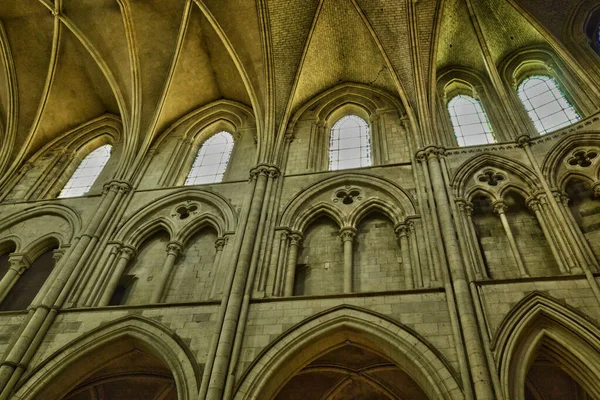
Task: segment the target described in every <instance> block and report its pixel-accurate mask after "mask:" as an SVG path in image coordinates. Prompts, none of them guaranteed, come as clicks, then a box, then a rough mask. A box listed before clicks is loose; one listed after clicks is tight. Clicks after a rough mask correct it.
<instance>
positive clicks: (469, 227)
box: [456, 198, 489, 279]
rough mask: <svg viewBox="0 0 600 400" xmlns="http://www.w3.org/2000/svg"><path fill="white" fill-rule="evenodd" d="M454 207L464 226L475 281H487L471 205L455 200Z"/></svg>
mask: <svg viewBox="0 0 600 400" xmlns="http://www.w3.org/2000/svg"><path fill="white" fill-rule="evenodd" d="M456 205H457V206H458V210H459V212H460V218H461V220H462V222H463V225H464V230H465V234H466V241H467V246H468V248H469V253H470V254H471V259H472V262H473V265H474V273H475V279H489V276H488V274H487V271H486V267H485V262H484V261H483V256H482V255H481V250H480V249H479V240H478V239H477V233H476V231H475V223H474V222H473V204H471V202H468V201H467V200H465V199H462V198H459V199H456Z"/></svg>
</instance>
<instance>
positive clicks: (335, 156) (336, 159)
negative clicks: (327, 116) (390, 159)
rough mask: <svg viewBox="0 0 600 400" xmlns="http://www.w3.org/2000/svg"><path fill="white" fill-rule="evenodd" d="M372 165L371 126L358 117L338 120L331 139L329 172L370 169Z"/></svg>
mask: <svg viewBox="0 0 600 400" xmlns="http://www.w3.org/2000/svg"><path fill="white" fill-rule="evenodd" d="M370 165H371V140H370V135H369V125H368V124H367V122H366V121H365V120H364V119H362V118H360V117H357V116H356V115H347V116H345V117H343V118H341V119H340V120H338V121H337V122H336V123H335V125H333V128H331V135H330V138H329V170H330V171H334V170H339V169H347V168H360V167H368V166H370Z"/></svg>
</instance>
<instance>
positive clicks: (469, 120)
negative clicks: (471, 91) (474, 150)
mask: <svg viewBox="0 0 600 400" xmlns="http://www.w3.org/2000/svg"><path fill="white" fill-rule="evenodd" d="M448 112H449V113H450V119H451V120H452V126H453V128H454V135H455V136H456V141H457V142H458V145H459V146H461V147H463V146H476V145H482V144H490V143H496V139H495V137H494V131H493V130H492V126H491V124H490V121H489V120H488V117H487V114H486V113H485V111H484V110H483V107H482V106H481V103H480V102H479V101H478V100H477V99H475V98H473V97H471V96H466V95H462V94H459V95H457V96H454V97H453V98H452V99H451V100H450V101H449V102H448Z"/></svg>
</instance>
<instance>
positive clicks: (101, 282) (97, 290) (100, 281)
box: [84, 243, 122, 307]
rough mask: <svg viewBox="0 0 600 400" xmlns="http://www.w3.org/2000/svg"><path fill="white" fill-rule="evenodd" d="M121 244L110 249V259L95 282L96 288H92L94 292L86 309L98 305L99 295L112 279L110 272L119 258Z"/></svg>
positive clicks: (87, 302)
mask: <svg viewBox="0 0 600 400" xmlns="http://www.w3.org/2000/svg"><path fill="white" fill-rule="evenodd" d="M121 244H122V243H119V245H117V246H112V248H111V249H110V252H109V254H108V259H107V260H106V263H105V264H104V268H102V271H101V272H100V275H99V277H98V280H97V282H94V287H93V288H92V291H91V293H90V295H89V296H88V300H87V301H86V302H85V303H84V306H85V307H91V306H92V305H93V304H95V303H96V300H97V299H98V297H99V293H100V291H101V290H102V287H103V286H104V282H105V281H106V280H107V279H110V271H111V269H112V267H113V264H114V263H115V259H116V258H117V255H118V254H119V252H120V246H121Z"/></svg>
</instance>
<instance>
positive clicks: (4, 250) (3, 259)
mask: <svg viewBox="0 0 600 400" xmlns="http://www.w3.org/2000/svg"><path fill="white" fill-rule="evenodd" d="M14 251H15V245H14V244H13V243H10V242H9V244H8V245H1V246H0V279H2V278H3V277H4V275H6V272H8V269H9V268H10V261H9V260H10V254H11V253H12V252H14Z"/></svg>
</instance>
